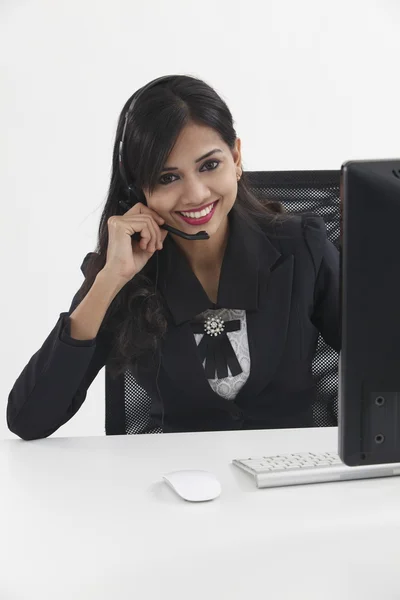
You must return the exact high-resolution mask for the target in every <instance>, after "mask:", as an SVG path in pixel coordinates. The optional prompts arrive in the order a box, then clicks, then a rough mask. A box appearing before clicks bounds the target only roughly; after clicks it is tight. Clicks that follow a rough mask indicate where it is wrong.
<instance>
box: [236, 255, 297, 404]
mask: <svg viewBox="0 0 400 600" xmlns="http://www.w3.org/2000/svg"><path fill="white" fill-rule="evenodd" d="M293 267H294V257H293V255H290V256H287V257H286V258H285V260H284V261H282V262H280V264H279V266H277V267H276V268H275V269H274V270H273V271H270V272H269V273H265V274H264V276H263V277H262V281H263V283H262V287H261V288H260V301H259V309H258V310H257V311H248V312H247V334H248V339H249V350H250V361H251V366H250V377H249V379H248V380H247V381H246V383H245V384H244V386H243V387H242V388H241V390H240V391H239V393H238V395H237V397H236V402H237V403H238V404H239V405H240V403H241V401H244V398H245V397H248V396H256V395H257V394H258V393H259V392H260V391H261V390H262V389H264V388H265V387H266V386H267V385H268V383H269V382H270V381H271V380H272V378H273V376H274V374H275V371H276V369H277V368H278V366H279V362H280V360H281V357H282V353H283V350H284V348H285V343H286V336H287V329H288V323H289V315H290V307H291V297H292V284H293Z"/></svg>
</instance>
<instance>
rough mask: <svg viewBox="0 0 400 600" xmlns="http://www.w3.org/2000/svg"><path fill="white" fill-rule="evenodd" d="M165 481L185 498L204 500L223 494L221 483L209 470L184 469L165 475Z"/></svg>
mask: <svg viewBox="0 0 400 600" xmlns="http://www.w3.org/2000/svg"><path fill="white" fill-rule="evenodd" d="M163 479H164V481H165V482H166V483H167V484H168V485H169V486H170V487H171V488H172V489H173V490H174V491H175V492H176V493H177V494H178V495H179V496H180V497H181V498H183V499H184V500H188V501H189V502H204V501H205V500H214V498H218V496H219V495H220V494H221V484H220V482H219V481H218V479H217V478H216V477H215V475H214V474H213V473H210V472H209V471H193V470H189V469H188V470H182V471H172V472H171V473H167V474H166V475H163Z"/></svg>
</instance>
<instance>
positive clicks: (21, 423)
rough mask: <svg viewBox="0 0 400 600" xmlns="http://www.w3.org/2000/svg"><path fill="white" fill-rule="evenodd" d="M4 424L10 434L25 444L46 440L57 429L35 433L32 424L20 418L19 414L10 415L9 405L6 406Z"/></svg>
mask: <svg viewBox="0 0 400 600" xmlns="http://www.w3.org/2000/svg"><path fill="white" fill-rule="evenodd" d="M6 422H7V427H8V429H9V430H10V431H11V433H13V434H14V435H17V436H18V437H19V438H21V440H24V441H27V442H29V441H32V440H40V439H43V438H47V437H49V436H50V435H51V434H52V433H54V432H55V431H56V429H57V427H56V428H53V429H51V430H48V431H39V430H36V431H35V428H34V427H32V424H31V423H29V422H26V421H25V420H24V419H23V418H21V415H20V414H16V415H12V411H11V409H10V405H8V406H7V411H6Z"/></svg>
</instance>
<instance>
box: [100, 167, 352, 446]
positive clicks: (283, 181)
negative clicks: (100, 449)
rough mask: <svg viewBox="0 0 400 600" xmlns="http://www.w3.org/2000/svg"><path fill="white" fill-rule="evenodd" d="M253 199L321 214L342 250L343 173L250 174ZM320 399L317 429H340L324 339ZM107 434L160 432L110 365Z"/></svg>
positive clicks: (333, 365)
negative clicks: (152, 426)
mask: <svg viewBox="0 0 400 600" xmlns="http://www.w3.org/2000/svg"><path fill="white" fill-rule="evenodd" d="M246 175H247V177H248V180H249V182H250V186H251V189H252V191H253V193H254V195H255V196H256V197H257V198H259V199H260V200H278V201H280V202H281V203H282V204H283V205H284V207H285V208H286V210H287V211H288V212H291V213H304V212H307V213H310V212H311V213H314V214H318V215H321V216H322V217H323V219H324V221H325V223H326V227H327V232H328V237H329V239H330V240H331V241H332V242H333V243H334V244H335V246H336V247H337V248H339V240H340V209H339V202H340V194H339V183H340V171H275V172H272V171H271V172H269V171H247V172H246ZM312 368H313V374H314V377H315V381H316V386H317V401H316V402H315V403H314V406H313V415H314V423H315V426H316V427H329V426H336V425H337V408H338V407H337V402H338V399H337V396H338V354H337V352H335V351H334V350H333V349H332V348H330V346H328V345H327V344H326V343H325V342H324V340H323V339H322V337H321V336H319V339H318V346H317V350H316V354H315V357H314V361H313V365H312ZM105 377H106V434H107V435H113V434H121V433H127V434H135V433H142V432H144V431H146V433H161V429H160V428H157V427H155V428H153V429H151V428H150V429H149V426H148V424H149V419H150V398H149V396H148V395H147V394H146V392H145V390H143V388H141V387H140V386H139V385H138V383H137V382H136V381H135V379H134V377H133V375H132V374H131V373H130V372H126V373H125V374H124V375H123V376H121V377H119V378H117V379H114V380H113V379H112V378H111V377H110V376H109V373H108V371H107V367H106V369H105Z"/></svg>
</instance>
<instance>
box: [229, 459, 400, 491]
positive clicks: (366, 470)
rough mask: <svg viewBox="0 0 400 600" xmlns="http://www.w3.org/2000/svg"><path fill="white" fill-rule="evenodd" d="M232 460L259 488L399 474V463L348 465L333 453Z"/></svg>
mask: <svg viewBox="0 0 400 600" xmlns="http://www.w3.org/2000/svg"><path fill="white" fill-rule="evenodd" d="M232 462H233V464H234V465H236V466H237V467H239V468H240V469H243V470H244V471H247V472H248V473H251V475H253V476H254V478H255V480H256V484H257V487H259V488H265V487H278V486H284V485H301V484H304V483H323V482H328V481H342V480H349V479H368V478H371V477H390V476H394V475H400V463H390V464H384V465H363V466H360V467H348V466H347V465H345V464H344V463H343V462H342V460H341V459H340V457H339V456H338V454H337V453H335V452H321V453H318V454H314V453H313V452H299V453H298V454H279V455H277V456H263V457H261V458H240V459H235V460H233V461H232Z"/></svg>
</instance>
